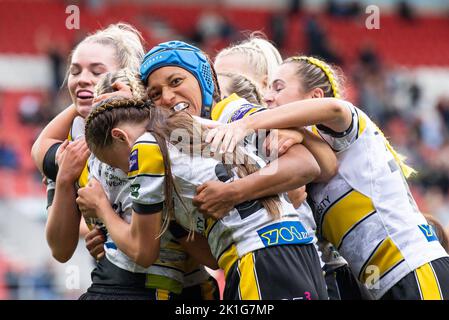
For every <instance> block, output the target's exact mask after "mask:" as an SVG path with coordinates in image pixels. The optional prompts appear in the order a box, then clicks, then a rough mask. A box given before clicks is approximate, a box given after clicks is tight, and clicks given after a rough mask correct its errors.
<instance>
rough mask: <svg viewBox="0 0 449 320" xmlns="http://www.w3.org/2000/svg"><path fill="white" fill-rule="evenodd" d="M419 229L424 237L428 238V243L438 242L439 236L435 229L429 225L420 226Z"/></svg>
mask: <svg viewBox="0 0 449 320" xmlns="http://www.w3.org/2000/svg"><path fill="white" fill-rule="evenodd" d="M418 227H419V229H420V230H421V231H422V233H423V234H424V236H425V237H426V239H427V241H429V242H431V241H438V238H437V234H436V232H435V229H434V228H433V227H432V226H431V225H428V224H420V225H418Z"/></svg>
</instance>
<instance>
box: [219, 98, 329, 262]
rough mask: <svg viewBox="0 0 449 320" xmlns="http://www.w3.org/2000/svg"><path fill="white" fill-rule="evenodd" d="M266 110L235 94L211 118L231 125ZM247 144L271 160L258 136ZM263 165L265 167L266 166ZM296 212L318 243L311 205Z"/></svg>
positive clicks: (257, 153) (248, 147)
mask: <svg viewBox="0 0 449 320" xmlns="http://www.w3.org/2000/svg"><path fill="white" fill-rule="evenodd" d="M265 110H267V108H265V107H261V106H258V105H254V104H251V103H250V102H248V101H247V100H246V99H243V98H241V97H239V96H238V95H237V94H235V93H233V94H231V95H230V96H229V97H227V98H226V99H223V100H222V101H220V102H219V103H217V104H216V105H215V107H214V108H213V109H212V114H211V117H212V120H214V121H218V122H221V123H231V122H234V121H237V120H240V119H243V118H245V117H248V116H251V115H253V114H255V113H258V112H263V111H265ZM245 142H246V143H245V148H246V150H247V151H249V152H251V153H253V154H255V155H257V156H259V157H261V158H262V159H263V160H264V161H262V163H263V162H267V161H268V160H269V159H266V158H265V157H264V154H263V152H259V148H261V147H262V142H263V141H258V137H257V135H256V134H254V135H252V136H251V137H250V138H249V139H247V140H246V141H245ZM259 163H261V162H259ZM261 165H262V166H263V165H264V164H261ZM285 199H286V200H287V201H289V200H288V197H287V196H285ZM296 210H297V211H298V212H299V213H300V221H301V223H302V224H303V225H304V227H305V228H306V229H307V231H308V232H309V234H310V235H311V236H312V237H313V238H314V241H313V242H314V243H316V241H317V239H316V236H315V230H316V224H315V220H314V217H313V214H312V210H311V209H310V207H309V204H308V203H307V202H304V203H303V204H301V206H299V207H298V208H297V209H296ZM320 262H321V261H320Z"/></svg>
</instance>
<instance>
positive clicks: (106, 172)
mask: <svg viewBox="0 0 449 320" xmlns="http://www.w3.org/2000/svg"><path fill="white" fill-rule="evenodd" d="M89 173H90V174H89V175H90V178H95V179H97V180H98V181H100V183H101V185H102V187H103V189H104V191H105V193H106V195H107V196H108V199H109V201H110V203H111V204H112V207H113V209H114V210H115V211H116V212H117V214H118V215H119V216H120V217H121V218H122V219H123V220H125V221H126V222H127V223H131V216H132V201H131V198H130V197H129V194H130V192H131V191H130V185H131V184H130V182H129V181H128V176H127V174H126V173H124V172H123V171H121V170H120V169H117V168H113V167H111V166H109V165H107V164H105V163H102V162H100V161H99V160H98V159H97V158H95V157H91V158H90V159H89ZM104 249H105V252H106V257H107V259H108V260H109V261H111V262H112V263H113V264H114V265H116V266H118V267H120V268H122V269H125V270H128V271H131V272H137V273H146V274H147V279H146V286H147V287H156V288H159V289H167V290H169V291H171V292H174V293H180V292H181V290H182V287H183V282H184V272H185V266H186V260H187V254H186V253H185V252H184V251H183V250H182V248H181V245H180V244H179V243H177V242H176V241H175V240H174V238H173V237H172V236H171V234H170V232H166V233H164V235H163V236H162V238H161V245H160V255H159V258H158V260H157V261H156V262H155V263H154V264H153V265H151V266H150V267H149V268H143V267H141V266H139V265H137V264H136V263H135V262H133V261H132V260H131V259H130V258H129V257H128V256H127V255H126V254H124V253H123V252H122V251H121V250H120V249H118V248H117V246H116V245H115V243H114V241H113V240H112V239H111V237H110V235H109V234H108V233H107V234H106V242H105V244H104Z"/></svg>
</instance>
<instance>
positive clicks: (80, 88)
mask: <svg viewBox="0 0 449 320" xmlns="http://www.w3.org/2000/svg"><path fill="white" fill-rule="evenodd" d="M117 70H118V65H117V62H116V59H115V50H114V48H113V47H111V46H105V45H101V44H98V43H89V42H88V43H81V44H80V45H79V46H78V47H77V48H76V50H75V51H74V52H73V56H72V61H71V64H70V67H69V75H68V78H67V86H68V89H69V92H70V96H71V97H72V101H73V103H74V104H75V106H76V109H77V111H78V113H79V114H80V115H81V116H82V117H86V116H87V115H88V114H89V112H90V110H91V109H92V101H93V98H94V88H95V85H96V84H97V82H98V81H99V80H100V78H101V76H102V75H103V74H105V73H107V72H114V71H117Z"/></svg>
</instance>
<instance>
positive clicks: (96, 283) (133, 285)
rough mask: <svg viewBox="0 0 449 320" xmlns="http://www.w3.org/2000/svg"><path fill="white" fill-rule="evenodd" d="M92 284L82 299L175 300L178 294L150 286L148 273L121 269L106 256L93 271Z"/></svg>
mask: <svg viewBox="0 0 449 320" xmlns="http://www.w3.org/2000/svg"><path fill="white" fill-rule="evenodd" d="M91 277H92V285H91V286H90V287H89V288H88V289H87V292H86V293H84V294H83V295H81V297H80V298H79V299H80V300H173V299H175V298H176V296H177V295H176V294H175V293H173V292H170V291H169V290H166V289H165V288H149V287H148V286H147V274H145V273H136V272H130V271H127V270H124V269H121V268H119V267H117V266H116V265H114V264H113V263H112V262H110V261H109V260H108V259H107V258H106V257H103V258H101V259H100V260H99V261H98V262H97V266H96V268H95V269H94V270H93V271H92V274H91Z"/></svg>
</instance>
